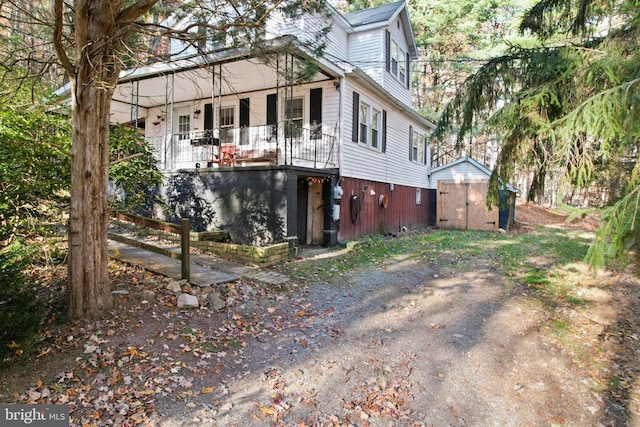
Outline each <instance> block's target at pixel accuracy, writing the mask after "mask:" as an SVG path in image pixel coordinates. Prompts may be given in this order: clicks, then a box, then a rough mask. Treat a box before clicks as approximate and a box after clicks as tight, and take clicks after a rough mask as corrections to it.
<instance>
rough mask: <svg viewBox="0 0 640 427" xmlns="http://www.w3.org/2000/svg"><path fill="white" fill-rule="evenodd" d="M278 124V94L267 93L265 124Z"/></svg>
mask: <svg viewBox="0 0 640 427" xmlns="http://www.w3.org/2000/svg"><path fill="white" fill-rule="evenodd" d="M277 124H278V95H276V94H275V93H272V94H271V95H267V125H270V126H275V125H277Z"/></svg>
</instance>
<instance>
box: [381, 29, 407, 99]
mask: <svg viewBox="0 0 640 427" xmlns="http://www.w3.org/2000/svg"><path fill="white" fill-rule="evenodd" d="M385 36H386V63H387V64H386V69H387V71H388V72H389V73H390V74H392V75H393V76H394V77H395V78H397V79H398V80H400V82H401V83H402V84H403V86H405V87H407V88H409V87H410V79H409V54H408V53H407V52H405V51H404V50H403V49H402V48H401V47H400V45H399V44H398V43H397V42H396V41H395V40H392V39H391V32H390V31H389V30H387V31H386V34H385Z"/></svg>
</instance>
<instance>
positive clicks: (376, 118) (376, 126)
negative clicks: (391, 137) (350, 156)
mask: <svg viewBox="0 0 640 427" xmlns="http://www.w3.org/2000/svg"><path fill="white" fill-rule="evenodd" d="M380 117H381V114H380V111H378V110H375V109H372V110H371V147H372V148H375V149H380V127H381V126H380Z"/></svg>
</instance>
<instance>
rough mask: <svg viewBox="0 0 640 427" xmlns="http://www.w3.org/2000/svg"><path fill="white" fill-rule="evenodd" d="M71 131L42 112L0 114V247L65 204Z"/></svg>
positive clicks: (58, 119)
mask: <svg viewBox="0 0 640 427" xmlns="http://www.w3.org/2000/svg"><path fill="white" fill-rule="evenodd" d="M69 136H70V128H69V124H68V119H67V118H66V117H63V116H60V115H57V114H51V113H49V112H47V111H46V110H45V109H44V108H40V107H32V108H28V109H27V108H10V107H5V108H4V109H2V111H0V241H1V240H5V239H8V238H9V237H10V236H12V235H15V234H16V233H21V232H24V230H26V229H33V228H34V227H37V226H38V224H39V223H40V220H41V219H42V218H43V217H44V218H51V217H52V216H54V215H55V213H56V211H59V209H60V204H61V203H63V202H64V201H65V200H66V194H65V193H64V190H65V189H67V188H68V186H69V173H70V162H69V150H70V144H71V139H70V137H69Z"/></svg>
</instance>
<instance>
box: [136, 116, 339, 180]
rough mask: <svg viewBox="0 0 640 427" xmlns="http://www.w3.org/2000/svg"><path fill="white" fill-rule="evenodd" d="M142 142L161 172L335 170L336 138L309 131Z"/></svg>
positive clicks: (262, 130)
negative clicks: (149, 147) (152, 151)
mask: <svg viewBox="0 0 640 427" xmlns="http://www.w3.org/2000/svg"><path fill="white" fill-rule="evenodd" d="M280 128H281V127H280ZM146 139H147V141H148V142H149V143H150V144H151V145H152V146H153V147H154V149H155V153H156V158H157V160H158V168H159V169H161V170H176V169H193V168H198V167H200V168H205V167H210V168H215V167H219V168H222V167H225V168H226V167H243V166H251V165H266V166H269V165H271V166H273V165H292V166H299V167H307V168H314V169H333V168H336V167H338V160H337V158H338V147H337V138H336V137H335V136H331V135H326V134H322V133H320V132H317V131H312V130H310V129H294V131H292V132H290V133H286V132H284V131H283V130H282V129H279V127H277V126H253V127H245V128H234V129H222V130H220V131H218V130H215V131H193V132H190V133H189V134H167V135H162V136H155V137H147V138H146Z"/></svg>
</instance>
